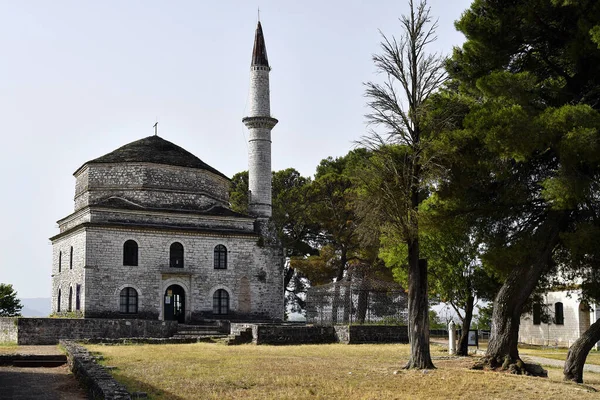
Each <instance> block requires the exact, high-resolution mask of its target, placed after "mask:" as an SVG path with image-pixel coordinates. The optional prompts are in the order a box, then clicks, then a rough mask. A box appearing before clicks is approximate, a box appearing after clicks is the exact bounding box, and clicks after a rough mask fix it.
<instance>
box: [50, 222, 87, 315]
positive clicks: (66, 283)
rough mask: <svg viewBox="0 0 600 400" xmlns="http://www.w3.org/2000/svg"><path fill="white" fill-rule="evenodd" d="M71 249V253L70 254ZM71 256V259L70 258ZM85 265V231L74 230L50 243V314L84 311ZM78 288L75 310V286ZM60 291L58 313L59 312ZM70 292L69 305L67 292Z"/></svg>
mask: <svg viewBox="0 0 600 400" xmlns="http://www.w3.org/2000/svg"><path fill="white" fill-rule="evenodd" d="M71 249H73V251H72V252H71ZM71 254H72V257H71ZM85 265H86V231H85V230H84V229H80V230H76V231H75V232H72V233H70V234H68V235H66V236H63V237H61V238H60V239H58V240H55V241H54V242H53V243H52V293H51V297H52V304H51V309H52V313H56V314H64V313H67V312H69V311H71V312H75V311H81V312H83V311H84V309H85V282H84V279H85V278H84V276H85V271H84V267H85ZM78 285H79V287H80V294H79V305H80V307H79V308H80V309H79V310H77V286H78ZM59 290H60V311H59V298H58V297H59ZM70 291H72V295H71V302H70V303H69V292H70Z"/></svg>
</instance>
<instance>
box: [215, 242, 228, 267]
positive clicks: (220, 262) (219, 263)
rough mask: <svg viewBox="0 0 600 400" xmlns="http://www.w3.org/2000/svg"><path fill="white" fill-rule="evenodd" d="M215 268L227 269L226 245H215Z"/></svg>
mask: <svg viewBox="0 0 600 400" xmlns="http://www.w3.org/2000/svg"><path fill="white" fill-rule="evenodd" d="M215 269H227V247H225V246H223V245H222V244H218V245H217V246H216V247H215Z"/></svg>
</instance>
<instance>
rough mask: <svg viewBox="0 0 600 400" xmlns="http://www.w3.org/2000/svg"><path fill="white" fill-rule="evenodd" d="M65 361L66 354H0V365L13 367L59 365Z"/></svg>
mask: <svg viewBox="0 0 600 400" xmlns="http://www.w3.org/2000/svg"><path fill="white" fill-rule="evenodd" d="M66 363H67V356H65V355H63V354H61V355H58V354H56V355H50V354H43V355H37V354H7V355H2V356H0V365H12V366H15V367H59V366H61V365H65V364H66Z"/></svg>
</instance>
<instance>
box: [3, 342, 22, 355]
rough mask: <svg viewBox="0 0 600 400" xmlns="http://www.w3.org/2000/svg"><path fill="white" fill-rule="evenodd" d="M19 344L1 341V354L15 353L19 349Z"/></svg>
mask: <svg viewBox="0 0 600 400" xmlns="http://www.w3.org/2000/svg"><path fill="white" fill-rule="evenodd" d="M17 347H18V346H17V344H16V343H12V342H0V354H2V353H13V352H14V351H15V350H16V349H17Z"/></svg>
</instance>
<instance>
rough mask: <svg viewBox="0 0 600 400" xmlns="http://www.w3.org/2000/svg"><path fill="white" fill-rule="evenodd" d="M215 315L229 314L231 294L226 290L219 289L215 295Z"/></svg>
mask: <svg viewBox="0 0 600 400" xmlns="http://www.w3.org/2000/svg"><path fill="white" fill-rule="evenodd" d="M213 314H216V315H226V314H229V293H227V291H226V290H224V289H219V290H217V291H216V292H215V294H213Z"/></svg>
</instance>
